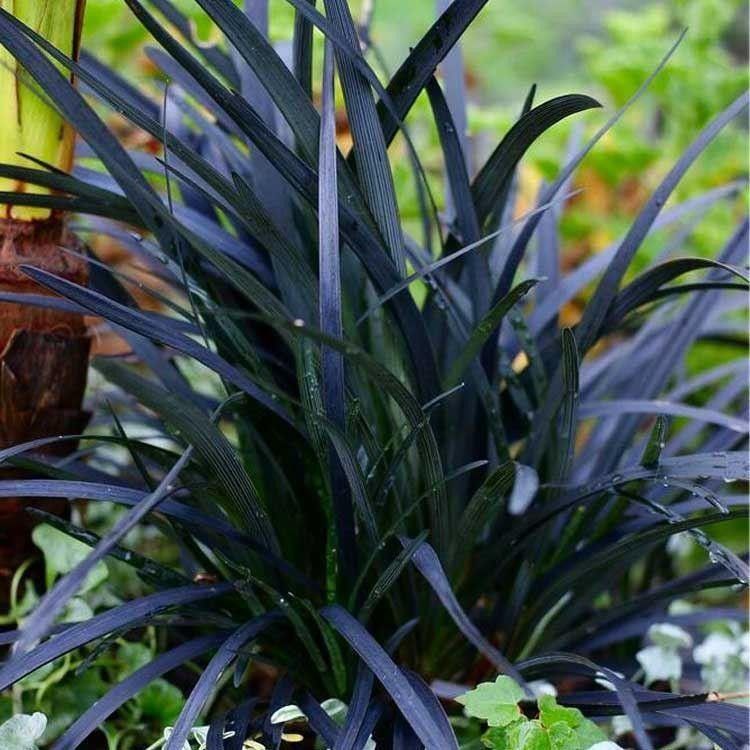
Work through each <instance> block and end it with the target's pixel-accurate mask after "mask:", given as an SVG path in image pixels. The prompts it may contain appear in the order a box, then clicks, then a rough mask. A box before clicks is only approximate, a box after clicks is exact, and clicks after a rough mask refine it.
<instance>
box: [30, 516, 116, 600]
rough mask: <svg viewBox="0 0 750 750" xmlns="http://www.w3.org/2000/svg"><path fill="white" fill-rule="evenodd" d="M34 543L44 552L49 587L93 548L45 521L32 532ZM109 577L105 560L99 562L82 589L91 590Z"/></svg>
mask: <svg viewBox="0 0 750 750" xmlns="http://www.w3.org/2000/svg"><path fill="white" fill-rule="evenodd" d="M31 538H32V539H33V540H34V544H36V546H37V547H39V549H40V550H42V553H43V554H44V567H45V577H46V583H47V588H48V589H49V588H51V587H52V584H53V583H54V582H55V579H56V578H57V577H58V576H61V575H65V573H69V572H70V571H71V570H73V568H75V566H76V565H78V563H79V562H81V560H83V559H84V558H85V557H86V556H87V555H88V554H89V552H91V548H90V547H88V546H87V545H85V544H84V543H83V542H79V541H78V540H77V539H73V537H71V536H68V535H67V534H65V533H64V532H62V531H60V530H59V529H56V528H54V527H53V526H50V525H49V524H46V523H43V524H40V525H39V526H37V527H36V528H35V529H34V531H33V532H32V534H31ZM106 577H107V566H106V565H105V564H104V563H103V562H99V563H97V564H96V565H95V566H94V568H93V569H92V571H91V572H90V573H89V574H88V576H86V581H85V583H84V585H83V587H82V591H91V589H93V588H95V587H96V586H98V585H99V584H100V583H101V582H102V581H104V579H105V578H106Z"/></svg>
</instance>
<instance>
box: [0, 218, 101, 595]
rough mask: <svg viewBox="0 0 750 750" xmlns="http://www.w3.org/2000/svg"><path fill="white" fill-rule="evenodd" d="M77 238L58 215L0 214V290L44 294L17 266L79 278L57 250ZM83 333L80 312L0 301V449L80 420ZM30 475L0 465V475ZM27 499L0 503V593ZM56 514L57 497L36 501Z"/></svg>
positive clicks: (82, 276) (20, 551) (24, 541)
mask: <svg viewBox="0 0 750 750" xmlns="http://www.w3.org/2000/svg"><path fill="white" fill-rule="evenodd" d="M64 248H72V249H78V246H77V241H76V239H75V237H74V235H72V234H71V233H70V232H69V231H68V230H67V228H66V226H65V221H64V219H63V218H61V217H59V216H55V215H53V216H51V217H49V218H47V219H36V220H32V221H27V220H16V219H4V220H0V292H14V293H21V294H49V293H48V292H47V291H46V290H45V289H43V288H42V287H40V286H39V285H37V284H36V283H35V282H33V281H32V280H31V279H30V278H29V277H27V276H25V275H24V274H23V272H22V271H21V270H20V268H19V266H20V265H21V264H27V265H32V266H36V267H37V268H42V269H44V270H45V271H49V272H51V273H54V274H56V275H58V276H61V277H62V278H65V279H68V280H70V281H74V282H76V283H78V284H85V283H86V281H87V276H88V272H87V267H86V263H85V261H84V260H82V259H81V258H80V257H77V256H76V255H72V254H70V253H67V252H65V250H64ZM89 347H90V339H89V338H88V336H87V335H86V326H85V322H84V319H83V317H82V316H80V315H76V314H74V313H68V312H61V311H59V310H54V309H50V308H44V307H36V306H30V305H25V304H17V303H15V302H11V303H0V449H2V448H6V447H9V446H11V445H16V444H18V443H22V442H26V441H28V440H35V439H37V438H43V437H51V436H55V435H66V434H67V435H74V434H78V433H80V432H81V431H82V430H83V429H84V428H85V426H86V423H87V421H88V414H87V413H86V412H85V411H83V410H82V408H81V404H82V400H83V392H84V389H85V386H86V370H87V364H88V354H89ZM75 447H76V446H75V444H74V441H67V442H56V443H52V444H51V445H49V446H46V447H44V448H41V449H40V450H39V451H37V453H38V454H46V455H48V456H62V455H66V454H67V453H69V452H71V451H72V450H75ZM22 476H30V475H29V474H28V473H26V472H23V471H22V470H19V469H15V468H6V467H0V478H2V479H10V478H19V477H22ZM29 504H31V503H30V501H26V500H23V499H21V498H18V499H12V500H3V501H2V502H0V599H2V598H3V593H4V591H7V586H8V583H9V581H10V578H11V577H12V575H13V572H14V571H15V569H16V568H17V566H18V565H19V564H20V563H21V562H22V561H23V560H24V559H25V558H26V557H27V556H28V555H29V554H30V553H31V544H30V530H31V527H32V524H33V519H32V517H31V516H30V515H29V514H28V513H27V512H25V510H24V508H25V506H27V505H29ZM34 504H39V505H40V506H41V507H43V508H44V509H45V510H47V511H51V512H56V513H58V514H60V513H64V512H65V510H66V502H65V501H41V502H40V501H37V502H36V503H34Z"/></svg>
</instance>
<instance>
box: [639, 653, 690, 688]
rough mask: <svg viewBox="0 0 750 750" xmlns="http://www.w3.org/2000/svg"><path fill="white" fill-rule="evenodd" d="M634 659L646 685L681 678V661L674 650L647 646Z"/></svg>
mask: <svg viewBox="0 0 750 750" xmlns="http://www.w3.org/2000/svg"><path fill="white" fill-rule="evenodd" d="M635 658H636V659H637V660H638V663H639V664H640V665H641V667H643V671H644V673H645V676H646V684H647V685H648V684H649V683H652V682H656V681H657V680H679V679H680V677H682V659H680V655H679V654H678V653H677V651H675V650H674V649H671V648H664V647H663V646H647V647H646V648H643V649H641V650H640V651H639V652H638V653H637V654H636V655H635Z"/></svg>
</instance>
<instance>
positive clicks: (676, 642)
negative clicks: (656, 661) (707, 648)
mask: <svg viewBox="0 0 750 750" xmlns="http://www.w3.org/2000/svg"><path fill="white" fill-rule="evenodd" d="M648 637H649V640H650V641H651V643H653V644H654V645H656V646H662V647H664V648H689V647H690V646H692V645H693V639H692V637H691V636H690V633H688V632H687V631H686V630H683V629H682V628H680V627H678V626H677V625H672V624H671V623H669V622H661V623H655V624H654V625H652V626H651V627H650V628H649V629H648Z"/></svg>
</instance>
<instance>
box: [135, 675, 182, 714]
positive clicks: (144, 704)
mask: <svg viewBox="0 0 750 750" xmlns="http://www.w3.org/2000/svg"><path fill="white" fill-rule="evenodd" d="M137 701H138V706H139V708H140V709H141V711H142V712H143V715H144V716H145V717H147V718H149V719H154V720H155V721H156V722H158V723H160V724H162V725H164V724H174V723H175V722H176V721H177V717H178V716H179V715H180V711H182V707H183V706H184V705H185V696H184V695H183V694H182V692H181V691H180V689H179V688H177V687H175V686H174V685H172V683H171V682H167V681H166V680H163V679H161V678H159V679H157V680H154V681H153V682H152V683H151V684H150V685H148V686H147V687H145V688H144V689H143V690H142V691H141V692H140V693H139V694H138V698H137Z"/></svg>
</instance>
